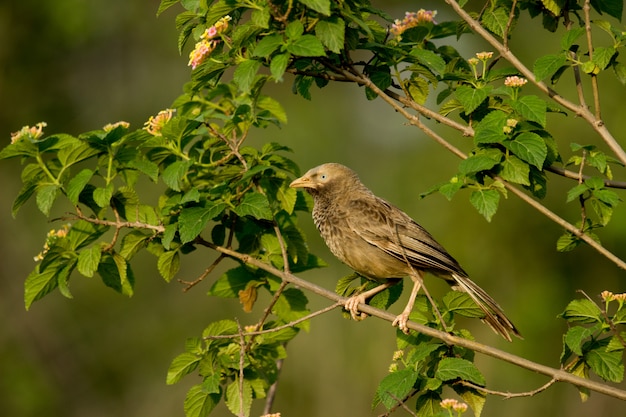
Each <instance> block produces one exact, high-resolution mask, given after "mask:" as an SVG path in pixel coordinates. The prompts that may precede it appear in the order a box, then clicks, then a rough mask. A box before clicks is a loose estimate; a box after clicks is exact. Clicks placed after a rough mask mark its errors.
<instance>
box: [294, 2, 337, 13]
mask: <svg viewBox="0 0 626 417" xmlns="http://www.w3.org/2000/svg"><path fill="white" fill-rule="evenodd" d="M299 2H300V3H302V4H304V5H305V6H306V7H308V8H309V9H313V10H315V11H316V12H319V13H321V14H323V15H325V16H330V0H299Z"/></svg>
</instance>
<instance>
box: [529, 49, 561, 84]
mask: <svg viewBox="0 0 626 417" xmlns="http://www.w3.org/2000/svg"><path fill="white" fill-rule="evenodd" d="M566 63H567V58H566V56H565V54H554V55H553V54H549V55H544V56H542V57H540V58H538V59H537V60H536V61H535V65H534V67H533V73H534V74H535V79H536V80H537V81H541V80H543V79H544V78H547V77H551V76H552V75H553V74H554V73H556V72H557V71H558V70H559V68H561V67H562V66H563V65H565V64H566Z"/></svg>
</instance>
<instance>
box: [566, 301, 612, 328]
mask: <svg viewBox="0 0 626 417" xmlns="http://www.w3.org/2000/svg"><path fill="white" fill-rule="evenodd" d="M560 316H561V318H564V319H565V320H567V321H570V322H573V323H574V322H575V323H587V324H593V323H601V322H602V321H603V318H602V311H601V310H600V308H599V307H598V306H597V305H596V304H595V303H593V302H592V301H589V300H587V299H583V300H573V301H571V302H570V303H569V304H568V305H567V307H565V311H563V313H561V315H560Z"/></svg>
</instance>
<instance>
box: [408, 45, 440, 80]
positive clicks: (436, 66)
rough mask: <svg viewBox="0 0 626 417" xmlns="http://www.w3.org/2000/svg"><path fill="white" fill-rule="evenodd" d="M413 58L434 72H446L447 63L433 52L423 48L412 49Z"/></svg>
mask: <svg viewBox="0 0 626 417" xmlns="http://www.w3.org/2000/svg"><path fill="white" fill-rule="evenodd" d="M411 56H413V57H415V58H417V60H418V61H419V62H420V63H421V64H423V65H425V66H426V67H428V68H429V69H431V70H432V71H433V72H436V73H439V74H443V73H444V72H445V71H446V62H445V61H444V60H443V58H442V57H441V56H439V55H437V54H436V53H434V52H433V51H430V50H428V49H422V48H413V49H411Z"/></svg>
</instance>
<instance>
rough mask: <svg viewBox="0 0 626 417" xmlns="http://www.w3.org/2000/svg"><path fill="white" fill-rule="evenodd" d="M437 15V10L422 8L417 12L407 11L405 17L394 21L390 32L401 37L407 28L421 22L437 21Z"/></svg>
mask: <svg viewBox="0 0 626 417" xmlns="http://www.w3.org/2000/svg"><path fill="white" fill-rule="evenodd" d="M436 15H437V11H436V10H424V9H420V10H418V11H417V12H406V13H405V14H404V19H402V20H400V19H396V20H395V21H394V23H393V25H391V29H390V30H389V32H391V34H392V35H394V36H395V37H396V38H400V35H402V33H403V32H404V31H405V30H407V29H410V28H413V27H415V26H418V25H419V24H421V23H425V22H429V23H436V22H435V20H434V19H435V16H436Z"/></svg>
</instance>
